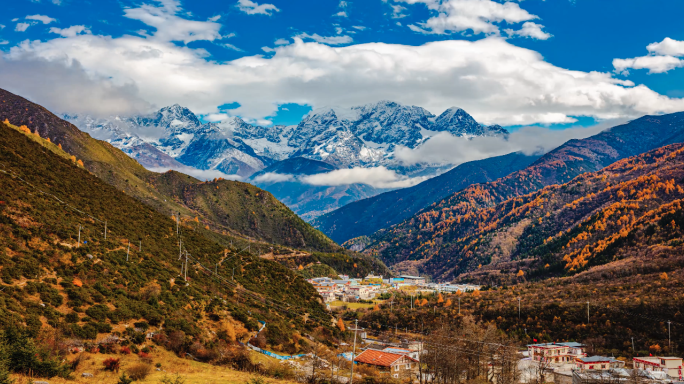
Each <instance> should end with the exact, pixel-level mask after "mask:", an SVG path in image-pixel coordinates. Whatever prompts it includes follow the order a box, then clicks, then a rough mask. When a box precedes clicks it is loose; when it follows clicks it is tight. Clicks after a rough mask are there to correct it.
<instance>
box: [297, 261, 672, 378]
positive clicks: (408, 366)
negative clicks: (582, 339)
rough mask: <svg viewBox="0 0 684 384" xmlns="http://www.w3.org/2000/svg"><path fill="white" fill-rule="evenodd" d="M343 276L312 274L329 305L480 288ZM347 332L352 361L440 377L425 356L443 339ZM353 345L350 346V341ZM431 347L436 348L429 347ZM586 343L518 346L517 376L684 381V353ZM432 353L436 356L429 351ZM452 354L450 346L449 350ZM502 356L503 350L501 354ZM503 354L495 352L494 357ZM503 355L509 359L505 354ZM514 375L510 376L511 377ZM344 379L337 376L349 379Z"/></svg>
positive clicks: (388, 371)
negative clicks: (621, 352) (594, 349)
mask: <svg viewBox="0 0 684 384" xmlns="http://www.w3.org/2000/svg"><path fill="white" fill-rule="evenodd" d="M339 277H340V278H339V279H332V278H330V277H317V278H312V279H308V280H307V281H308V282H309V283H311V284H312V285H313V286H314V288H315V289H316V290H317V291H318V293H319V294H320V295H321V297H322V299H323V300H324V301H325V302H326V303H327V304H328V308H329V309H330V308H331V307H334V306H333V305H331V304H334V303H353V302H367V303H376V302H378V303H379V302H382V300H378V299H389V298H390V297H391V296H392V293H393V292H397V291H402V292H403V293H409V294H411V295H416V296H417V295H420V294H422V295H430V294H433V295H438V294H441V293H446V294H463V293H468V292H474V291H478V290H480V289H481V287H480V286H478V285H470V284H452V283H433V282H428V281H427V279H426V278H424V277H420V276H410V275H402V276H399V277H393V278H383V276H377V275H373V274H370V275H368V276H366V277H365V278H350V277H349V276H347V275H340V276H339ZM347 331H350V332H354V335H355V338H354V339H355V340H356V341H358V345H355V351H356V353H355V354H354V353H353V352H351V351H350V352H345V353H342V354H340V356H341V357H343V358H344V359H345V360H347V361H348V362H349V361H351V360H353V362H354V365H355V366H356V367H366V368H370V369H373V370H376V371H377V372H378V373H380V374H381V375H383V376H385V377H388V378H392V379H398V380H400V381H403V382H414V383H425V382H438V381H439V380H438V379H436V378H435V377H434V376H435V373H434V369H435V367H434V366H433V367H431V369H432V370H431V369H425V367H424V366H425V365H430V364H433V363H432V360H430V364H423V365H421V360H425V359H426V358H429V359H432V356H434V355H435V354H438V353H440V352H443V351H436V350H434V349H439V348H441V347H440V344H435V343H433V342H430V341H426V339H425V338H422V337H416V338H415V340H410V337H408V335H405V336H407V337H406V338H401V337H400V338H399V339H397V338H394V339H392V340H390V338H387V337H376V336H372V335H371V334H370V333H369V332H368V330H367V329H365V328H362V327H359V326H358V325H356V326H349V327H348V328H347ZM418 336H420V335H418ZM534 341H535V342H536V340H534ZM347 347H350V346H347ZM431 348H434V349H433V350H432V351H431ZM588 350H589V348H588V346H587V345H585V344H582V343H579V342H574V341H571V342H549V343H534V344H528V345H526V346H525V347H516V350H515V352H514V354H513V356H514V359H515V360H517V364H516V367H515V368H514V369H513V371H514V372H515V373H514V374H513V376H514V377H515V379H514V380H513V381H510V380H503V379H501V380H500V381H501V382H504V381H506V382H519V383H525V384H542V383H557V384H594V383H596V384H604V383H605V384H609V383H610V384H617V383H628V382H630V383H653V384H666V383H677V382H683V375H682V358H680V357H674V356H652V355H649V356H643V357H642V356H637V357H633V358H632V359H631V361H629V360H628V359H626V358H623V357H617V358H616V357H613V356H594V355H589V354H588ZM431 353H432V355H430V354H431ZM447 353H448V351H447ZM502 355H503V354H502ZM497 359H498V360H501V359H502V357H501V356H499V357H498V358H495V357H492V358H491V361H496V360H497ZM503 359H504V360H505V358H503ZM485 365H486V366H487V370H488V371H489V372H488V374H487V377H490V378H492V380H491V381H492V382H497V380H496V377H497V374H496V373H497V370H500V369H501V368H499V367H497V366H496V365H495V364H492V363H491V362H489V363H485ZM509 379H510V377H509ZM345 380H346V378H339V381H341V382H346V381H345Z"/></svg>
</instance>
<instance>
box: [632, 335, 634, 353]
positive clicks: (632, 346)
mask: <svg viewBox="0 0 684 384" xmlns="http://www.w3.org/2000/svg"><path fill="white" fill-rule="evenodd" d="M632 353H634V338H633V337H632Z"/></svg>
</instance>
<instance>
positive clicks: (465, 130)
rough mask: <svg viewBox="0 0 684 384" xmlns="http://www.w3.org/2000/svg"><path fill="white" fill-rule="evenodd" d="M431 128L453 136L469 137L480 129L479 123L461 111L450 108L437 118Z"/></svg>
mask: <svg viewBox="0 0 684 384" xmlns="http://www.w3.org/2000/svg"><path fill="white" fill-rule="evenodd" d="M433 127H434V130H435V131H439V132H449V133H451V134H453V135H455V136H471V135H475V132H476V131H477V130H478V129H479V128H480V123H478V122H477V121H475V119H473V117H472V116H470V115H469V114H468V113H467V112H466V111H464V110H463V109H461V108H457V107H451V108H449V109H447V110H446V111H444V112H442V114H441V115H439V117H437V119H436V120H435V124H434V126H433Z"/></svg>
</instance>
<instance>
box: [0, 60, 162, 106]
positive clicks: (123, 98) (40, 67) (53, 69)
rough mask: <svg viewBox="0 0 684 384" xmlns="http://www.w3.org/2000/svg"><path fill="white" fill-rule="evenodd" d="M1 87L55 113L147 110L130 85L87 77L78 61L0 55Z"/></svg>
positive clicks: (96, 77) (134, 87)
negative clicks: (13, 58) (11, 58)
mask: <svg viewBox="0 0 684 384" xmlns="http://www.w3.org/2000/svg"><path fill="white" fill-rule="evenodd" d="M46 85H49V86H46ZM0 88H3V89H6V90H8V91H10V92H13V93H16V94H19V95H21V96H23V97H26V98H28V99H29V100H32V101H34V102H38V103H40V104H41V105H43V106H44V107H46V108H47V109H49V110H51V111H53V112H55V113H58V114H59V113H71V114H92V115H94V116H96V117H107V116H111V115H117V114H121V115H122V116H127V115H134V114H140V113H144V112H147V111H148V110H149V109H150V104H149V103H147V102H146V101H144V100H142V99H141V98H140V96H139V94H138V89H137V87H136V85H135V84H133V83H132V82H127V83H123V84H114V83H112V81H111V80H110V79H108V78H106V77H102V76H99V75H94V74H93V75H89V74H88V73H86V71H85V70H84V69H83V68H82V67H81V65H80V64H79V63H78V61H71V63H66V62H65V61H64V60H60V59H55V60H52V61H48V60H45V59H42V58H38V57H35V56H31V55H27V56H24V57H23V58H21V59H17V60H7V56H6V55H4V56H0Z"/></svg>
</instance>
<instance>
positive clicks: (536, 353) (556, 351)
mask: <svg viewBox="0 0 684 384" xmlns="http://www.w3.org/2000/svg"><path fill="white" fill-rule="evenodd" d="M527 351H528V354H529V356H530V358H532V360H534V361H549V362H551V363H568V362H575V359H576V358H579V357H586V356H587V354H586V353H584V345H582V344H580V343H576V342H564V343H540V344H529V345H528V346H527Z"/></svg>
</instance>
